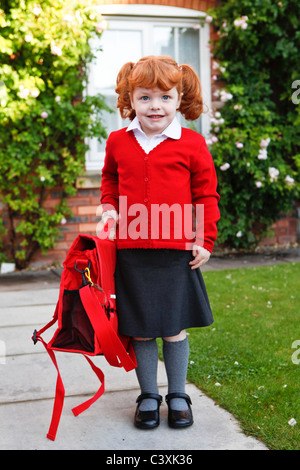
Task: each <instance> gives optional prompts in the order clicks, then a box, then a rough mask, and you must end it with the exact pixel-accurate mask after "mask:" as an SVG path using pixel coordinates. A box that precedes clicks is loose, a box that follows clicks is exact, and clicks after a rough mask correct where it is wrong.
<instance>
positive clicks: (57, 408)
mask: <svg viewBox="0 0 300 470" xmlns="http://www.w3.org/2000/svg"><path fill="white" fill-rule="evenodd" d="M57 314H58V303H57V306H56V309H55V313H54V316H53V319H52V320H51V321H50V322H49V323H47V325H45V326H44V328H42V329H40V330H39V331H36V330H34V332H33V336H32V340H33V342H34V344H36V343H37V342H38V341H40V342H41V343H42V344H43V345H44V347H45V349H46V351H47V353H48V354H49V356H50V358H51V360H52V362H53V364H54V366H55V368H56V370H57V380H56V389H55V399H54V405H53V412H52V418H51V423H50V426H49V430H48V433H47V438H48V439H51V440H52V441H54V440H55V437H56V433H57V429H58V425H59V422H60V417H61V413H62V410H63V406H64V398H65V388H64V384H63V381H62V378H61V375H60V372H59V368H58V365H57V361H56V357H55V354H54V351H53V350H52V349H51V347H49V346H48V345H47V343H46V342H45V341H44V340H43V338H42V337H41V334H42V333H43V332H44V331H46V330H47V329H48V328H50V327H51V326H52V325H54V323H55V322H56V321H57ZM83 356H84V357H85V358H86V360H87V361H88V363H89V364H90V366H91V368H92V369H93V371H94V372H95V374H96V375H97V377H98V379H99V381H100V383H101V385H100V388H99V390H98V391H97V392H96V393H95V395H94V396H93V397H92V398H90V399H89V400H87V401H86V402H84V403H82V404H81V405H78V406H76V407H75V408H73V409H72V411H73V414H74V416H78V415H79V414H80V413H82V412H83V411H85V410H86V409H87V408H89V407H90V406H91V405H92V404H93V403H94V402H95V401H96V400H98V398H100V397H101V395H103V393H104V390H105V385H104V374H103V372H102V370H101V369H99V367H96V366H95V364H94V363H93V362H92V361H91V360H90V358H88V357H87V356H86V355H85V354H83Z"/></svg>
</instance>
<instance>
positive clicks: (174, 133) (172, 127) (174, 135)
mask: <svg viewBox="0 0 300 470" xmlns="http://www.w3.org/2000/svg"><path fill="white" fill-rule="evenodd" d="M132 130H138V131H139V132H140V133H141V134H143V135H144V136H145V137H146V138H147V139H148V140H150V139H149V137H147V136H146V134H145V132H144V131H143V130H142V128H141V125H140V121H139V120H138V118H137V117H135V118H134V119H133V121H132V122H131V123H130V124H129V126H128V127H127V129H126V132H128V131H132ZM158 136H165V137H170V138H171V139H176V140H178V139H180V137H181V125H180V123H179V121H178V119H177V117H176V116H175V118H174V119H173V121H172V122H171V123H170V124H169V125H168V127H167V128H166V129H165V130H164V131H163V132H162V133H161V134H158Z"/></svg>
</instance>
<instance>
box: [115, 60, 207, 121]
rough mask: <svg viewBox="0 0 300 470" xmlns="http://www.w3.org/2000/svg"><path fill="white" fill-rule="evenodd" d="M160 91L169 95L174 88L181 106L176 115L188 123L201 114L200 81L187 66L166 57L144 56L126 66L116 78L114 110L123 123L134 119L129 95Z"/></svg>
mask: <svg viewBox="0 0 300 470" xmlns="http://www.w3.org/2000/svg"><path fill="white" fill-rule="evenodd" d="M137 87H141V88H150V89H153V88H159V89H160V90H164V91H168V90H170V89H171V88H174V87H176V88H177V92H178V94H179V96H180V95H181V94H182V96H181V103H180V106H179V109H178V111H179V112H180V113H181V114H182V115H183V116H184V117H185V119H187V120H188V121H194V120H195V119H197V118H198V117H199V116H200V114H201V113H202V112H203V99H202V91H201V84H200V80H199V78H198V76H197V74H196V73H195V71H194V70H193V69H192V67H190V66H189V65H185V64H184V65H180V66H179V65H178V64H177V62H176V61H175V60H174V59H172V58H171V57H168V56H147V57H143V58H142V59H140V60H139V61H138V62H137V63H136V64H135V63H133V62H127V63H126V64H124V65H123V67H122V68H121V70H120V71H119V73H118V76H117V87H116V93H117V94H118V103H117V107H118V108H119V111H120V114H121V117H122V118H123V119H125V118H129V119H130V120H131V121H132V120H133V119H134V118H135V111H134V109H132V108H131V100H130V94H131V93H132V92H133V91H134V89H135V88H137Z"/></svg>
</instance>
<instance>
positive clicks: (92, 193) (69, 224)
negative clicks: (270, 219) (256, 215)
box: [0, 0, 300, 266]
mask: <svg viewBox="0 0 300 470" xmlns="http://www.w3.org/2000/svg"><path fill="white" fill-rule="evenodd" d="M216 3H218V0H171V1H165V0H99V1H98V4H99V5H112V4H119V5H120V4H127V5H128V4H144V5H145V4H148V5H164V6H172V7H179V8H188V9H194V10H198V11H203V12H205V11H206V10H207V9H208V8H210V7H212V6H214V5H215V4H216ZM213 36H214V32H213V30H211V37H212V38H213ZM211 70H212V74H213V73H215V71H213V69H212V68H211ZM215 87H216V85H215V81H214V80H211V88H212V100H213V99H214V98H213V93H214V91H215ZM219 105H220V103H218V102H216V101H212V107H213V109H214V108H215V109H217V108H218V107H219ZM100 182H101V179H100V174H99V173H95V172H91V173H87V174H85V175H83V176H82V177H80V178H78V180H77V181H76V183H75V184H76V188H77V194H76V196H74V197H71V198H69V199H68V204H69V206H70V208H71V210H72V212H73V216H72V217H70V218H68V219H67V220H66V221H64V222H65V223H63V224H62V225H61V235H60V237H59V240H58V242H57V244H56V246H55V248H54V249H53V250H49V251H48V253H47V255H42V254H41V253H37V254H36V255H35V257H34V259H33V261H32V263H31V264H32V265H34V266H42V265H50V264H52V263H55V262H57V263H61V262H62V261H63V260H64V258H65V257H66V254H67V251H68V249H69V247H70V245H71V243H72V242H73V240H74V239H75V237H76V236H77V235H78V234H79V233H86V234H90V235H95V233H96V226H97V223H98V221H99V217H97V216H96V210H97V207H98V206H99V204H100V190H99V188H100ZM57 202H58V200H57V194H56V192H55V191H52V193H51V196H50V198H49V200H48V201H47V203H46V207H47V206H48V207H49V208H51V207H53V206H54V205H55V204H56V203H57ZM2 210H3V208H2ZM0 213H1V206H0ZM299 213H300V209H299ZM3 215H4V214H3V213H2V216H3ZM271 229H272V230H273V234H272V235H271V236H270V237H268V238H266V239H265V240H263V241H262V245H274V244H275V243H277V244H286V243H294V242H296V241H297V209H295V210H294V211H293V213H292V214H291V215H290V216H286V215H282V217H281V218H280V219H279V220H278V222H277V223H276V224H274V225H273V226H272V227H271Z"/></svg>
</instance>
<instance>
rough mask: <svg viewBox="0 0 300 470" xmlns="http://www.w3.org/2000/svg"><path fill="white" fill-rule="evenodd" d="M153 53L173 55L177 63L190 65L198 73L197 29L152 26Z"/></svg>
mask: <svg viewBox="0 0 300 470" xmlns="http://www.w3.org/2000/svg"><path fill="white" fill-rule="evenodd" d="M154 51H155V52H154V53H155V55H168V56H171V57H174V59H175V60H176V61H177V62H178V63H179V64H188V65H191V66H192V67H193V68H194V70H195V71H196V73H198V74H199V72H200V68H199V60H200V57H199V30H198V29H194V28H188V27H186V28H179V27H169V26H155V27H154Z"/></svg>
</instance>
